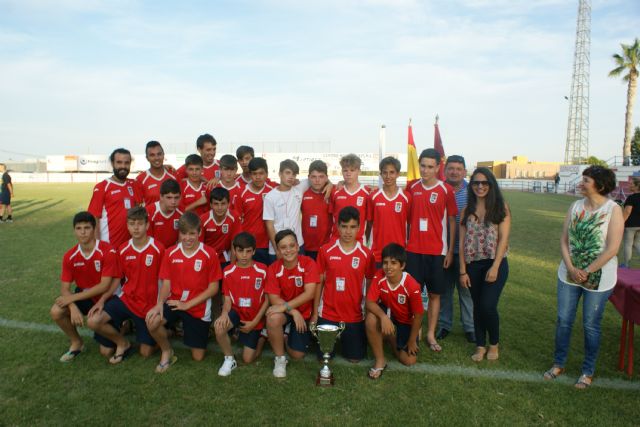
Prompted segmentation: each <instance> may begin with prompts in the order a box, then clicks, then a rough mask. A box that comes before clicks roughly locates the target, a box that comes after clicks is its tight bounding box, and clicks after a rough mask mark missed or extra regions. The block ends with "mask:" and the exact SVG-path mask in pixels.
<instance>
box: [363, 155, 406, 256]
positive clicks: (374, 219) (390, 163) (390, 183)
mask: <svg viewBox="0 0 640 427" xmlns="http://www.w3.org/2000/svg"><path fill="white" fill-rule="evenodd" d="M380 176H381V177H382V188H381V189H379V190H377V191H375V192H372V193H371V196H370V198H369V203H368V204H367V205H368V206H367V207H368V212H367V220H368V221H369V224H370V227H372V229H373V239H372V240H373V245H372V248H371V249H372V250H373V255H374V256H375V258H376V268H380V267H381V266H382V257H381V253H382V248H384V247H385V246H387V245H388V244H389V243H397V244H399V245H401V246H402V247H404V246H405V245H406V244H407V218H408V214H409V206H410V205H411V196H410V195H409V194H408V193H406V192H404V191H403V190H402V188H400V187H398V185H397V180H398V177H399V176H400V161H399V160H398V159H396V158H394V157H385V158H384V159H382V160H381V161H380Z"/></svg>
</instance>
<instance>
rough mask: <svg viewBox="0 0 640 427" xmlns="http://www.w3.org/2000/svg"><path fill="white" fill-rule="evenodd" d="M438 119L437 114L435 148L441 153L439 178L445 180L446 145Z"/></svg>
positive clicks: (434, 137) (434, 136)
mask: <svg viewBox="0 0 640 427" xmlns="http://www.w3.org/2000/svg"><path fill="white" fill-rule="evenodd" d="M438 119H439V117H438V116H436V123H435V125H434V127H435V130H434V135H433V148H435V150H436V151H437V152H438V153H440V170H439V171H438V179H439V180H440V181H444V147H443V146H442V138H440V129H439V128H438Z"/></svg>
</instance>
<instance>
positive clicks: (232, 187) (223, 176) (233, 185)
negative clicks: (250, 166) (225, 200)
mask: <svg viewBox="0 0 640 427" xmlns="http://www.w3.org/2000/svg"><path fill="white" fill-rule="evenodd" d="M237 173H238V161H237V160H236V158H235V157H233V156H232V155H231V154H225V155H224V156H222V157H220V182H218V185H217V187H220V188H224V189H225V190H227V191H228V192H229V210H230V211H231V212H233V213H235V214H237V213H238V206H237V205H238V202H239V200H240V196H241V195H242V192H243V191H244V186H245V184H244V181H236V174H237ZM234 216H235V215H234Z"/></svg>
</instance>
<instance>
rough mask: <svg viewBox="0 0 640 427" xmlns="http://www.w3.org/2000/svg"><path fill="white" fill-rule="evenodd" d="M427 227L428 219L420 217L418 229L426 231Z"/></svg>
mask: <svg viewBox="0 0 640 427" xmlns="http://www.w3.org/2000/svg"><path fill="white" fill-rule="evenodd" d="M428 229H429V221H428V220H427V218H420V231H427V230H428Z"/></svg>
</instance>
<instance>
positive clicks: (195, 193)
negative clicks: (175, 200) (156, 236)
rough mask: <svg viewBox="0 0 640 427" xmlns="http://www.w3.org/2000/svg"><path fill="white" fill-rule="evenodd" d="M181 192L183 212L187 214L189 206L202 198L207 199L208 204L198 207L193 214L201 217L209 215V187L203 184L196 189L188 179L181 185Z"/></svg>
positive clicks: (181, 208)
mask: <svg viewBox="0 0 640 427" xmlns="http://www.w3.org/2000/svg"><path fill="white" fill-rule="evenodd" d="M180 190H181V193H182V194H181V196H180V210H181V211H182V212H186V208H187V206H189V205H190V204H192V203H194V202H196V201H198V199H200V198H201V197H204V198H206V199H207V203H205V204H203V205H200V206H198V207H197V208H196V209H194V210H193V212H194V213H195V214H196V215H198V216H200V215H204V214H205V213H207V211H209V209H211V207H210V205H209V194H210V191H209V190H207V186H206V185H205V184H204V183H203V182H201V183H200V185H198V186H196V187H194V186H193V184H191V183H190V182H189V180H188V179H185V180H183V181H182V182H181V183H180Z"/></svg>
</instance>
